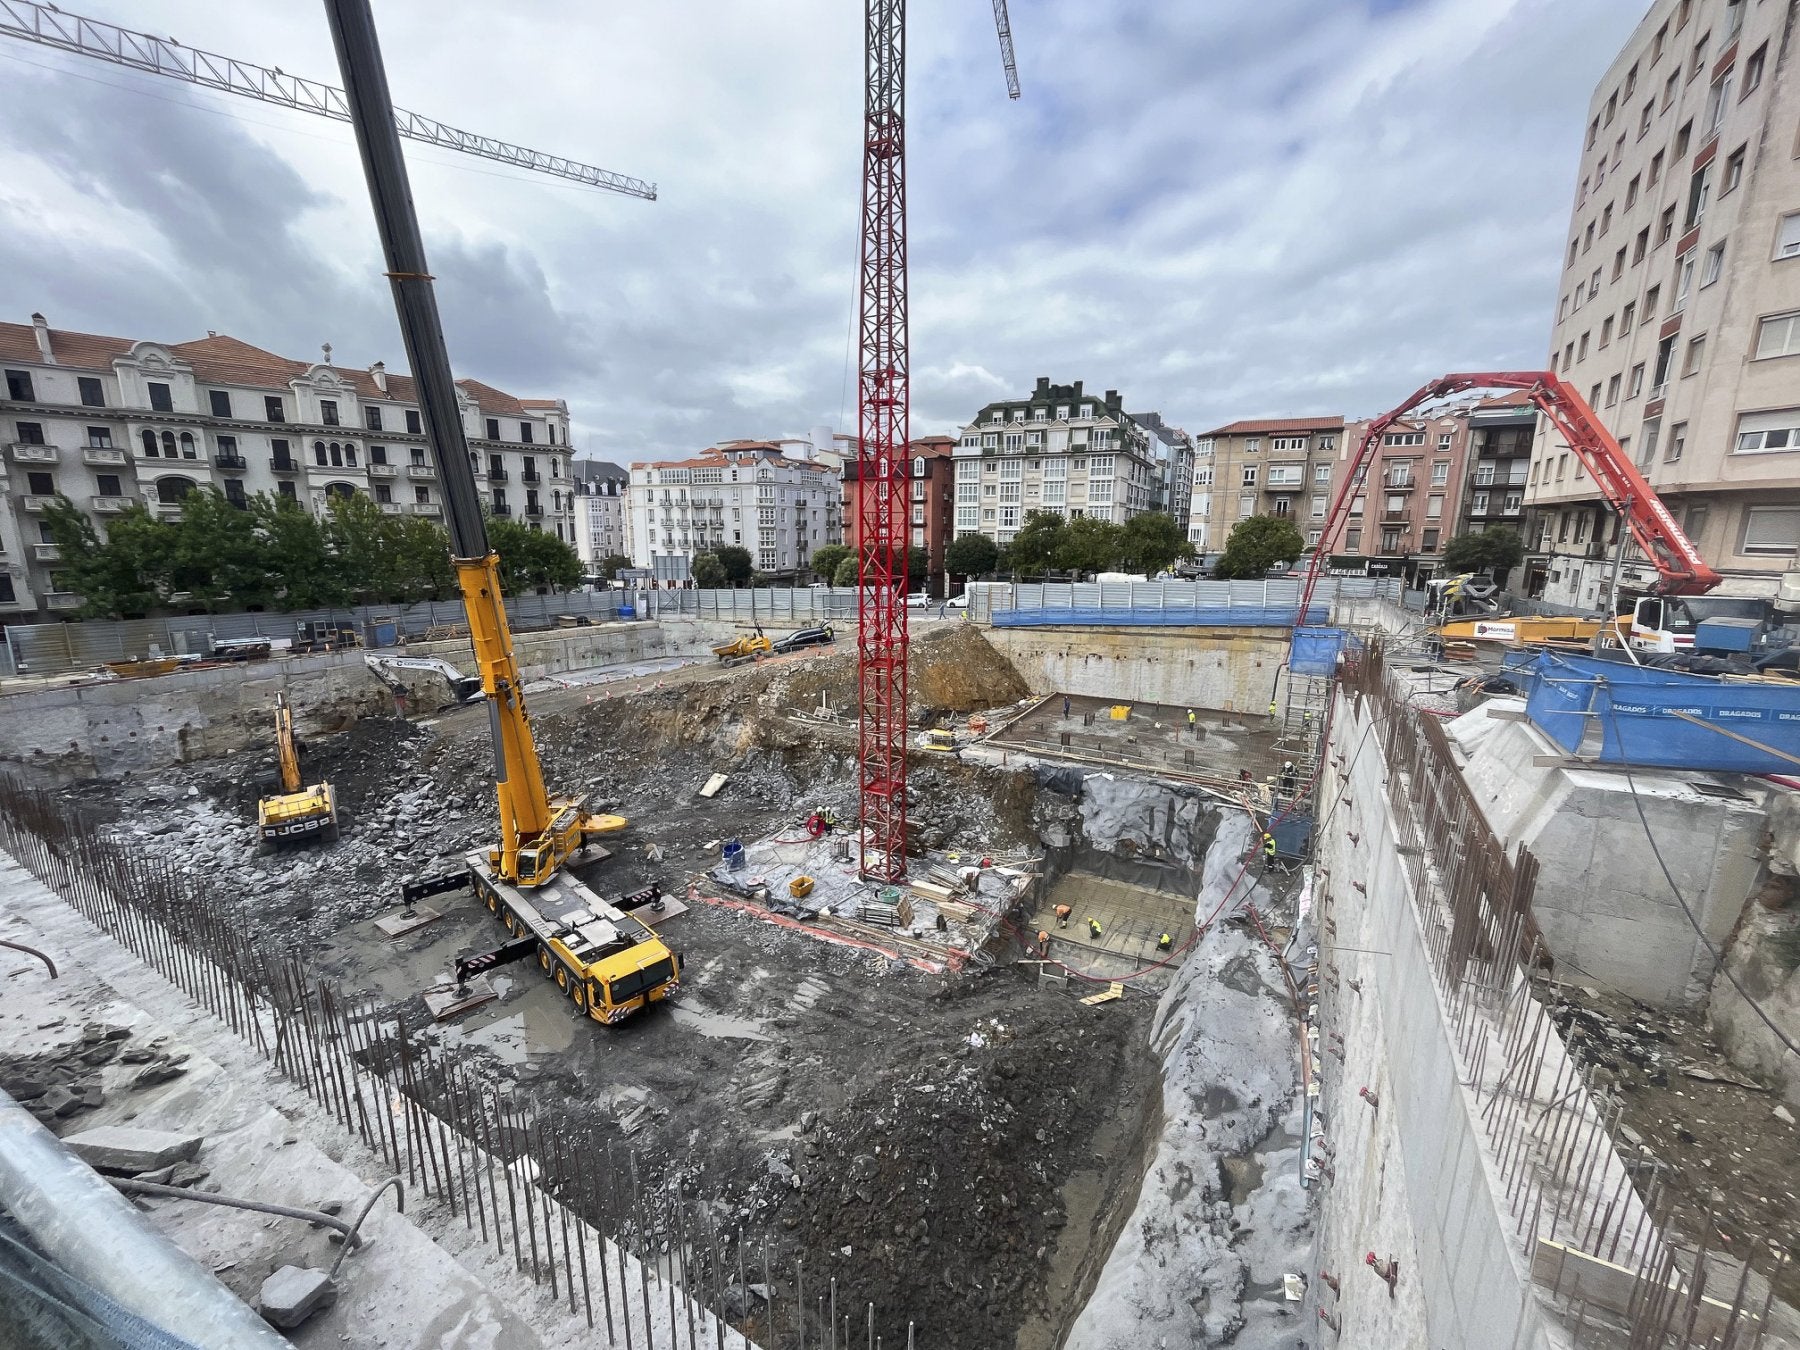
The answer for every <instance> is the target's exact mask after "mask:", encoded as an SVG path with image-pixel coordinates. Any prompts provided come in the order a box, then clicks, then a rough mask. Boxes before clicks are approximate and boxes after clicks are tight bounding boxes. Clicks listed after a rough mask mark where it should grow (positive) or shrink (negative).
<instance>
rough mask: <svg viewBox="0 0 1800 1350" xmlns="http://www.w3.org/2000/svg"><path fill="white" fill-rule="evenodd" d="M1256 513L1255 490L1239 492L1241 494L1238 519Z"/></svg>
mask: <svg viewBox="0 0 1800 1350" xmlns="http://www.w3.org/2000/svg"><path fill="white" fill-rule="evenodd" d="M1255 514H1256V494H1255V493H1254V492H1245V493H1241V494H1239V496H1238V519H1240V520H1242V519H1243V518H1244V517H1245V516H1253V515H1255Z"/></svg>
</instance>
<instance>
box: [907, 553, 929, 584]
mask: <svg viewBox="0 0 1800 1350" xmlns="http://www.w3.org/2000/svg"><path fill="white" fill-rule="evenodd" d="M930 575H931V555H930V554H929V553H927V552H926V551H925V550H924V549H922V548H920V547H918V546H917V545H916V544H915V545H914V546H913V547H912V548H909V549H907V550H906V580H907V583H908V584H909V585H910V586H918V585H921V584H922V583H923V582H924V580H925V578H926V577H928V576H930Z"/></svg>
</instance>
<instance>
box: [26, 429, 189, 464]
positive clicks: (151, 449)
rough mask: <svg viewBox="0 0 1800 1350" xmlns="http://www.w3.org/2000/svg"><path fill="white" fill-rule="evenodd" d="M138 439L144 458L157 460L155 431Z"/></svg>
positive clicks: (139, 436) (143, 434)
mask: <svg viewBox="0 0 1800 1350" xmlns="http://www.w3.org/2000/svg"><path fill="white" fill-rule="evenodd" d="M21 425H22V424H21ZM138 438H139V439H140V440H142V441H143V443H144V457H145V458H146V459H156V458H157V453H156V433H155V432H154V431H142V432H139V433H138Z"/></svg>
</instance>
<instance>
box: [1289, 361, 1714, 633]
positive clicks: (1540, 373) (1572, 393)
mask: <svg viewBox="0 0 1800 1350" xmlns="http://www.w3.org/2000/svg"><path fill="white" fill-rule="evenodd" d="M1471 389H1523V390H1524V391H1525V392H1526V395H1527V396H1528V397H1529V398H1530V399H1531V402H1532V403H1533V404H1534V405H1536V407H1537V409H1538V410H1539V411H1540V412H1542V413H1543V414H1544V416H1546V417H1548V418H1549V419H1550V421H1551V423H1552V424H1553V425H1554V426H1555V427H1556V429H1557V431H1559V432H1560V433H1561V434H1562V437H1563V439H1564V440H1566V441H1568V443H1569V449H1571V450H1573V451H1574V452H1575V457H1576V458H1577V459H1579V460H1580V461H1581V464H1582V467H1583V468H1585V469H1586V470H1587V471H1588V473H1589V474H1590V475H1591V476H1592V477H1593V480H1594V483H1595V484H1596V486H1598V487H1599V489H1600V495H1601V496H1603V497H1605V498H1606V504H1607V505H1608V506H1610V507H1612V509H1613V510H1614V511H1617V512H1619V513H1620V514H1622V515H1623V516H1624V517H1625V527H1626V528H1627V529H1628V530H1630V531H1631V538H1632V541H1633V542H1634V543H1635V544H1636V545H1637V546H1638V548H1640V549H1641V550H1643V554H1644V556H1645V557H1646V558H1648V559H1649V560H1650V561H1651V563H1652V564H1653V565H1654V566H1655V567H1656V570H1657V573H1658V575H1659V577H1660V580H1659V581H1658V582H1657V586H1656V589H1657V591H1658V592H1659V593H1661V594H1664V595H1704V594H1705V593H1706V592H1707V591H1710V590H1711V589H1712V588H1713V587H1715V586H1717V585H1718V584H1719V579H1720V578H1719V574H1718V573H1717V572H1715V571H1713V569H1712V568H1711V567H1709V566H1707V564H1706V561H1705V559H1703V558H1702V557H1701V556H1700V552H1699V550H1698V549H1696V548H1695V547H1694V545H1693V541H1692V540H1690V539H1689V538H1688V537H1687V535H1685V534H1683V533H1682V530H1681V527H1680V526H1679V525H1677V524H1676V523H1675V517H1674V516H1672V515H1670V514H1669V508H1668V507H1666V506H1664V505H1663V504H1662V499H1661V498H1660V497H1658V496H1657V495H1656V489H1655V488H1653V487H1651V486H1650V484H1649V483H1648V482H1646V481H1645V479H1644V476H1643V474H1641V473H1639V472H1638V471H1637V466H1636V465H1634V464H1633V463H1632V462H1631V458H1630V456H1628V455H1627V454H1626V453H1625V452H1624V451H1623V450H1622V449H1620V448H1619V443H1618V442H1617V441H1616V440H1614V439H1613V437H1612V433H1611V432H1609V431H1608V430H1607V429H1606V428H1605V427H1604V426H1602V425H1601V424H1600V419H1599V418H1597V417H1595V416H1594V410H1593V409H1592V408H1590V407H1588V404H1587V400H1586V399H1584V398H1583V397H1582V396H1581V395H1580V394H1579V393H1578V392H1576V390H1575V387H1574V386H1573V385H1571V384H1569V383H1568V381H1566V380H1562V379H1559V378H1558V377H1557V376H1556V375H1555V374H1554V373H1553V372H1551V371H1547V370H1498V371H1496V370H1484V371H1475V372H1472V373H1467V374H1461V375H1445V376H1443V377H1442V378H1440V379H1436V380H1433V381H1432V382H1431V383H1430V384H1428V385H1426V386H1424V387H1423V388H1422V389H1419V390H1417V391H1416V392H1414V394H1413V395H1412V397H1410V398H1408V399H1407V400H1406V401H1405V402H1404V403H1402V404H1401V405H1400V406H1399V407H1397V408H1395V409H1394V410H1393V411H1392V412H1388V413H1383V414H1382V415H1381V416H1380V417H1377V418H1376V419H1375V420H1374V421H1373V422H1371V423H1369V429H1368V431H1366V432H1365V433H1363V438H1362V440H1361V441H1360V442H1359V443H1358V444H1357V447H1356V455H1355V457H1354V458H1353V460H1352V461H1351V464H1350V472H1349V473H1348V474H1346V475H1345V476H1344V481H1343V483H1342V485H1340V486H1339V488H1338V491H1337V496H1336V498H1335V499H1334V500H1333V501H1332V503H1331V513H1330V515H1329V516H1328V517H1327V518H1326V521H1325V530H1324V533H1323V534H1322V535H1321V536H1320V539H1321V545H1320V547H1319V548H1318V549H1317V550H1315V551H1314V553H1313V559H1312V564H1311V566H1309V567H1308V568H1307V569H1306V584H1305V585H1304V586H1303V587H1302V588H1301V594H1300V608H1299V610H1298V611H1297V612H1296V616H1295V623H1296V624H1300V623H1303V622H1304V620H1305V615H1306V609H1307V605H1308V604H1310V603H1311V601H1312V596H1313V589H1314V587H1316V586H1317V585H1318V580H1319V573H1320V571H1321V570H1322V568H1323V566H1324V561H1325V556H1326V550H1325V547H1324V542H1323V541H1328V540H1329V539H1330V538H1331V537H1332V535H1333V534H1334V533H1336V531H1337V529H1338V527H1339V526H1340V525H1341V524H1342V523H1343V520H1344V517H1345V516H1346V514H1347V513H1348V512H1349V509H1350V502H1351V499H1352V498H1354V497H1355V496H1356V494H1357V492H1359V491H1361V490H1362V486H1361V484H1360V483H1359V482H1358V478H1359V476H1360V475H1361V473H1362V471H1363V470H1364V469H1365V468H1366V467H1367V466H1368V463H1369V460H1370V458H1371V456H1372V455H1373V454H1374V452H1375V448H1376V447H1377V446H1378V445H1380V444H1381V438H1382V435H1383V434H1384V433H1385V432H1386V431H1387V429H1388V428H1389V427H1391V426H1392V425H1393V424H1394V423H1395V422H1397V421H1399V420H1400V419H1401V418H1403V417H1405V416H1406V414H1407V413H1409V412H1411V411H1412V410H1413V409H1414V408H1416V407H1418V406H1419V405H1420V404H1422V403H1432V402H1435V401H1436V400H1438V399H1441V398H1448V397H1450V396H1451V395H1453V394H1461V393H1466V392H1467V391H1468V390H1471Z"/></svg>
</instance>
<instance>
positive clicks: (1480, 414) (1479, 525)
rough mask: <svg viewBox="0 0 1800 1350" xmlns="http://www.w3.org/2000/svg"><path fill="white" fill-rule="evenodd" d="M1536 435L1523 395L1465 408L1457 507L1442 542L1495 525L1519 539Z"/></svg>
mask: <svg viewBox="0 0 1800 1350" xmlns="http://www.w3.org/2000/svg"><path fill="white" fill-rule="evenodd" d="M1536 434H1537V410H1536V409H1535V408H1534V407H1533V406H1532V404H1531V400H1530V399H1529V398H1528V397H1526V395H1525V394H1523V393H1516V394H1508V395H1506V396H1505V397H1503V398H1492V399H1485V400H1483V401H1482V402H1481V403H1479V404H1477V405H1476V406H1475V407H1474V408H1472V409H1470V411H1469V413H1468V434H1467V438H1466V439H1467V446H1468V449H1467V454H1466V460H1465V464H1466V468H1465V469H1464V471H1463V475H1462V477H1463V484H1464V487H1463V491H1462V493H1461V494H1460V496H1459V498H1458V500H1459V501H1460V502H1461V508H1460V509H1459V510H1458V511H1457V513H1456V527H1455V528H1454V529H1453V530H1451V531H1450V533H1449V535H1448V536H1446V542H1448V540H1450V539H1454V538H1455V537H1456V536H1457V535H1459V534H1470V533H1477V534H1478V533H1480V532H1481V531H1482V530H1485V529H1487V528H1489V527H1490V526H1494V525H1502V526H1505V527H1506V528H1508V529H1512V530H1518V531H1520V534H1521V537H1523V532H1524V525H1525V487H1526V482H1527V480H1528V478H1529V476H1530V472H1531V449H1532V444H1533V442H1534V441H1535V439H1536Z"/></svg>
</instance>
